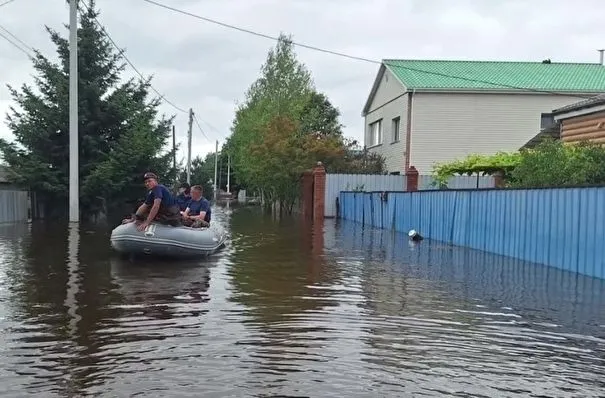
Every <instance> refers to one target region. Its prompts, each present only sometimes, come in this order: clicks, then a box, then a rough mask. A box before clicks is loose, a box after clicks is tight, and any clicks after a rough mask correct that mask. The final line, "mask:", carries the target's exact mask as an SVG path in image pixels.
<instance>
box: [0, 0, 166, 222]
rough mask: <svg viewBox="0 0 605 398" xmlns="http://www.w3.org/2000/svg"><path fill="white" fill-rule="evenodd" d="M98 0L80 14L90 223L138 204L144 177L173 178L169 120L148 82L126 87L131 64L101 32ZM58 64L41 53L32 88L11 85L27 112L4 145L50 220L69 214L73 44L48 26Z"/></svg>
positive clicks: (85, 201)
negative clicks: (109, 206) (108, 207)
mask: <svg viewBox="0 0 605 398" xmlns="http://www.w3.org/2000/svg"><path fill="white" fill-rule="evenodd" d="M93 10H94V2H93V3H92V4H91V7H90V10H89V11H86V12H83V13H82V15H81V26H80V27H79V29H78V36H79V40H78V55H79V66H78V68H79V71H78V72H79V73H78V74H79V82H78V89H79V109H78V111H79V127H78V128H79V141H80V142H79V144H80V145H79V163H80V164H79V171H80V182H81V188H80V198H81V210H82V216H83V218H86V217H87V216H89V215H92V214H93V213H95V212H97V211H98V210H100V208H101V207H103V203H105V202H111V203H117V202H120V201H125V200H126V199H131V198H130V196H131V195H134V189H135V188H134V187H135V186H136V185H138V186H139V190H142V189H143V187H142V181H141V175H142V173H144V172H145V171H146V170H153V171H155V172H156V173H158V174H159V175H170V172H171V170H170V159H171V153H168V154H162V153H161V150H162V147H163V145H164V144H165V143H166V142H167V140H168V138H169V134H170V132H169V126H170V124H171V120H170V119H165V118H162V119H160V121H159V122H156V121H155V119H156V117H157V107H158V104H159V102H158V101H157V100H151V101H149V100H148V95H149V82H135V81H133V80H130V81H127V82H125V83H120V81H119V80H120V79H119V76H120V73H121V72H122V70H123V69H124V65H123V64H121V63H120V61H119V54H117V53H116V52H114V50H113V48H112V45H111V43H110V42H109V41H108V40H107V39H106V38H105V37H104V35H103V33H102V32H101V31H100V30H99V28H97V25H96V22H95V18H96V17H97V16H98V13H96V12H95V11H93ZM47 30H48V32H49V34H50V38H51V40H52V42H53V43H54V44H55V45H56V46H57V53H58V58H59V62H58V63H55V62H52V61H51V60H49V59H47V58H46V57H45V56H43V55H41V54H40V53H39V52H37V53H36V57H35V59H34V61H33V62H34V69H35V70H36V72H37V76H36V80H35V84H36V86H37V89H38V90H37V91H38V92H37V93H36V92H34V89H33V88H32V87H29V86H27V85H23V86H22V87H21V90H20V91H19V90H16V89H14V88H12V87H9V90H10V92H11V95H12V98H13V100H14V101H15V103H16V104H17V105H18V107H19V108H20V109H19V110H17V109H15V107H11V108H10V112H9V114H8V115H7V121H8V126H9V128H10V130H11V131H12V133H13V135H14V137H15V142H8V141H7V140H0V152H1V153H2V155H3V157H4V160H5V161H6V163H8V165H9V166H10V168H11V169H12V171H13V173H12V175H13V176H12V179H13V182H14V183H16V184H18V185H20V186H22V187H25V188H29V189H32V190H35V191H36V192H37V193H38V198H41V199H42V201H43V205H45V206H46V209H47V214H48V215H53V214H54V215H61V216H63V215H65V214H66V211H67V196H68V188H69V48H68V41H67V39H65V38H63V37H61V36H60V35H59V34H58V33H57V32H55V31H53V30H52V29H50V28H47Z"/></svg>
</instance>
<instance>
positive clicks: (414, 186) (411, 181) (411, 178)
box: [405, 166, 418, 192]
mask: <svg viewBox="0 0 605 398" xmlns="http://www.w3.org/2000/svg"><path fill="white" fill-rule="evenodd" d="M405 176H406V177H407V181H406V185H407V189H406V190H407V191H408V192H414V191H417V190H418V170H416V167H414V166H410V168H409V169H408V171H407V172H406V173H405Z"/></svg>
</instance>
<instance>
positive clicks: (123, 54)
mask: <svg viewBox="0 0 605 398" xmlns="http://www.w3.org/2000/svg"><path fill="white" fill-rule="evenodd" d="M81 3H82V4H84V7H86V8H87V9H88V11H89V12H90V13H92V12H93V11H92V10H91V9H90V7H89V6H88V5H87V4H86V3H84V2H81ZM94 20H95V22H96V23H97V25H98V26H99V29H101V32H102V33H103V34H104V35H105V37H107V39H108V40H109V42H110V43H111V44H112V45H113V46H114V48H115V49H116V50H117V51H118V52H119V55H120V56H121V57H122V58H124V60H125V61H126V62H127V63H128V65H130V67H131V68H132V69H133V70H134V71H135V72H136V73H137V74H138V75H139V76H140V77H141V79H142V80H145V76H143V74H142V73H141V72H140V71H139V70H138V69H137V67H136V66H134V64H133V63H132V62H130V60H129V59H128V57H127V56H126V54H125V53H124V50H122V49H121V48H120V47H119V46H118V45H117V44H116V42H115V41H114V40H113V39H112V37H111V36H110V35H109V33H107V30H106V29H105V27H104V26H103V25H102V24H101V23H100V22H99V20H98V19H97V18H96V17H94ZM149 87H150V88H151V89H152V90H153V91H154V92H155V93H156V94H157V95H159V96H160V99H161V100H163V101H164V102H166V103H167V104H169V105H171V106H172V107H173V108H174V109H176V110H177V111H179V112H182V113H188V112H187V111H186V110H185V109H183V108H181V107H179V106H177V105H176V104H175V103H174V102H172V101H170V100H168V99H167V98H166V96H165V95H163V94H162V93H160V92H159V91H158V90H156V88H155V87H153V86H152V85H151V84H150V85H149Z"/></svg>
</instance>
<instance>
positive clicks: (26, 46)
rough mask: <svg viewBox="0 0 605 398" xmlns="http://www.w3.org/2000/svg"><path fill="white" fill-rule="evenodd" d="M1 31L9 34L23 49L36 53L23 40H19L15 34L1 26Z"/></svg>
mask: <svg viewBox="0 0 605 398" xmlns="http://www.w3.org/2000/svg"><path fill="white" fill-rule="evenodd" d="M0 29H2V30H3V31H5V32H6V33H7V34H9V35H10V36H11V37H12V38H13V39H15V40H17V41H18V42H19V43H20V44H21V45H22V46H23V47H25V48H27V49H28V50H29V51H31V52H33V53H35V52H36V51H35V50H34V49H33V48H32V47H31V46H29V45H28V44H27V43H25V42H24V41H23V40H21V39H19V38H18V37H17V36H15V35H14V34H12V33H11V32H10V31H9V30H8V29H6V28H5V27H4V26H2V25H0Z"/></svg>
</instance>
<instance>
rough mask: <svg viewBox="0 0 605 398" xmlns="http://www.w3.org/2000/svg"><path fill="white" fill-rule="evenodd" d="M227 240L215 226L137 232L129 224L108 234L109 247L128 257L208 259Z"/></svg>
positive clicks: (163, 227)
mask: <svg viewBox="0 0 605 398" xmlns="http://www.w3.org/2000/svg"><path fill="white" fill-rule="evenodd" d="M226 240H227V236H226V233H225V231H224V230H223V229H222V228H221V227H220V226H219V225H218V224H216V223H213V224H211V225H210V227H208V228H189V227H184V226H181V227H171V226H169V225H162V224H157V223H152V224H150V225H149V226H148V227H147V228H145V230H144V231H139V230H138V229H137V225H136V224H135V223H133V222H131V223H128V224H121V225H118V226H117V227H116V228H114V230H113V231H112V232H111V246H112V247H113V249H114V250H116V251H117V252H120V253H123V254H131V255H148V256H157V257H172V258H192V257H202V256H208V255H211V254H214V253H216V252H217V251H218V250H220V249H221V248H222V247H223V246H224V245H225V241H226Z"/></svg>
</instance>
